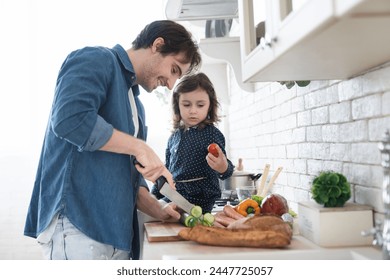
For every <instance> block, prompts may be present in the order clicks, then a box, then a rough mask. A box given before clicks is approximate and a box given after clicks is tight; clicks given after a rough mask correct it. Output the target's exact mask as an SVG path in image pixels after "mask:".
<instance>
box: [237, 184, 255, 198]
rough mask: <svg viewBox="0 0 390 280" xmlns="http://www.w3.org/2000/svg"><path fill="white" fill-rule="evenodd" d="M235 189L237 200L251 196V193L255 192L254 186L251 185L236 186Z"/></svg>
mask: <svg viewBox="0 0 390 280" xmlns="http://www.w3.org/2000/svg"><path fill="white" fill-rule="evenodd" d="M236 191H237V196H238V200H239V201H242V200H244V199H247V198H251V197H252V195H254V194H256V188H255V187H253V186H246V187H238V188H236Z"/></svg>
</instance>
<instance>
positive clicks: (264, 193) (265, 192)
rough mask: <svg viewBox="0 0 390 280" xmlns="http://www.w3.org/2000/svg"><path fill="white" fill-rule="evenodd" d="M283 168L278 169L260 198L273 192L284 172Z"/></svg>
mask: <svg viewBox="0 0 390 280" xmlns="http://www.w3.org/2000/svg"><path fill="white" fill-rule="evenodd" d="M282 169H283V167H281V166H279V167H278V169H276V172H275V173H274V175H273V176H272V178H271V180H270V181H269V183H268V185H267V186H266V187H265V188H264V189H263V191H262V193H261V195H260V196H262V197H264V196H266V195H267V193H268V192H269V191H270V190H271V188H272V186H273V184H274V183H275V181H276V178H278V176H279V174H280V172H281V171H282Z"/></svg>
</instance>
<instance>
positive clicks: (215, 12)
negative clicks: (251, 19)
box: [165, 0, 238, 21]
mask: <svg viewBox="0 0 390 280" xmlns="http://www.w3.org/2000/svg"><path fill="white" fill-rule="evenodd" d="M165 15H166V17H167V19H170V20H175V21H180V20H204V19H206V20H208V19H230V18H237V17H238V4H237V0H167V4H166V6H165Z"/></svg>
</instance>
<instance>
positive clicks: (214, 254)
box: [141, 218, 382, 260]
mask: <svg viewBox="0 0 390 280" xmlns="http://www.w3.org/2000/svg"><path fill="white" fill-rule="evenodd" d="M145 220H146V221H148V220H147V219H145V218H143V219H142V221H145ZM294 232H295V234H294V235H293V238H292V240H291V244H290V245H289V246H288V247H286V248H281V249H275V248H273V249H266V248H249V247H222V246H207V245H202V244H199V243H197V242H194V241H168V242H149V241H148V239H147V238H146V236H145V233H144V232H142V235H141V236H142V237H143V240H142V243H141V244H142V253H141V257H142V259H144V260H164V259H165V260H169V259H194V260H212V259H214V260H216V259H219V260H229V259H231V260H232V259H233V260H239V259H243V260H245V259H268V260H278V259H279V260H286V259H297V260H305V259H317V260H332V259H336V260H339V259H340V260H341V259H378V260H379V259H381V258H382V253H381V251H380V250H379V249H378V248H376V247H373V246H361V247H335V248H323V247H320V246H318V245H317V244H315V243H313V242H311V241H310V240H308V239H306V238H304V237H303V236H301V235H299V233H297V231H294Z"/></svg>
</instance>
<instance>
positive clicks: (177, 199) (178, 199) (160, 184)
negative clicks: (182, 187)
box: [156, 176, 195, 214]
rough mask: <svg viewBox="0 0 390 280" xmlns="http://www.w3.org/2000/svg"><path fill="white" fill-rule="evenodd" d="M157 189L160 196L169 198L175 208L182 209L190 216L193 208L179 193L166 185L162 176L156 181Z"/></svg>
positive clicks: (165, 180)
mask: <svg viewBox="0 0 390 280" xmlns="http://www.w3.org/2000/svg"><path fill="white" fill-rule="evenodd" d="M156 186H157V189H158V190H159V191H160V193H161V194H163V195H165V196H166V197H167V198H169V200H170V201H172V202H174V203H175V204H176V205H177V206H179V207H180V208H181V209H183V210H184V211H185V212H186V213H188V214H191V209H192V208H193V207H194V206H195V205H194V204H192V203H190V202H189V201H188V200H187V199H185V198H184V197H183V196H182V195H181V194H180V193H178V192H177V191H176V190H174V189H172V188H171V186H170V185H169V184H168V183H167V179H165V177H164V176H160V177H159V178H158V179H157V181H156Z"/></svg>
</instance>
